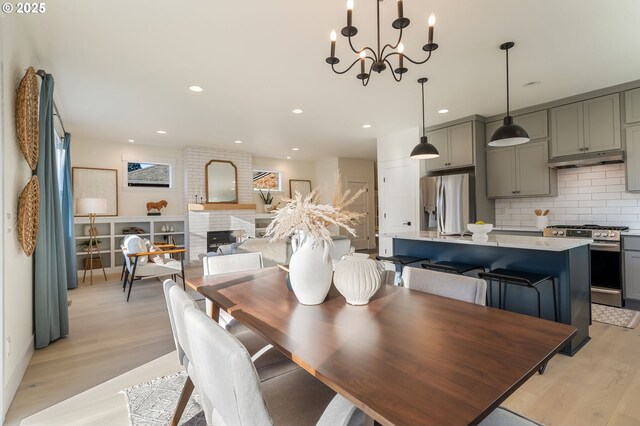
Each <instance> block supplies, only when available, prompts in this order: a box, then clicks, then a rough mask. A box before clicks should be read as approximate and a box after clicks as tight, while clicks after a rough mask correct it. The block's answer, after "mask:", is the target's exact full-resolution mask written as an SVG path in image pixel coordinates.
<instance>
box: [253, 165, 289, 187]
mask: <svg viewBox="0 0 640 426" xmlns="http://www.w3.org/2000/svg"><path fill="white" fill-rule="evenodd" d="M253 190H254V191H258V190H262V191H274V192H282V174H281V173H280V172H274V171H270V170H254V171H253Z"/></svg>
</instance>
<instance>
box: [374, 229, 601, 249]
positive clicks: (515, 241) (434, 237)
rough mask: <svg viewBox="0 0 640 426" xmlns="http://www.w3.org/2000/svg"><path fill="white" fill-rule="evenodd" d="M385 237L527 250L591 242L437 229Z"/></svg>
mask: <svg viewBox="0 0 640 426" xmlns="http://www.w3.org/2000/svg"><path fill="white" fill-rule="evenodd" d="M383 236H385V237H391V238H398V239H403V240H417V241H433V242H441V243H455V244H471V245H477V246H492V247H507V248H515V249H526V250H543V251H565V250H571V249H573V248H576V247H580V246H584V245H588V244H591V243H592V242H593V240H591V239H589V238H545V237H530V236H527V235H492V234H491V233H490V234H489V240H488V241H474V240H473V239H472V238H471V237H470V236H464V237H460V236H457V235H456V236H452V235H442V234H440V233H439V232H436V231H415V232H399V233H387V234H384V235H383Z"/></svg>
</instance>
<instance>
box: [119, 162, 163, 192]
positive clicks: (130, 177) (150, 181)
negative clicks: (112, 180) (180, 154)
mask: <svg viewBox="0 0 640 426" xmlns="http://www.w3.org/2000/svg"><path fill="white" fill-rule="evenodd" d="M122 164H123V169H124V170H123V173H122V175H123V176H124V179H123V182H122V186H123V187H125V188H131V189H134V188H140V189H144V188H153V189H161V188H165V189H170V188H173V174H174V172H175V161H174V160H170V159H167V160H164V159H150V158H146V159H137V158H136V159H124V158H123V161H122Z"/></svg>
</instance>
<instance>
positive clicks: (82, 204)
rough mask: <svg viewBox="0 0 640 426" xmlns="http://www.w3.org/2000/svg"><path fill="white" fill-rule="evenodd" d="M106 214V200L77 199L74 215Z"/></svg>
mask: <svg viewBox="0 0 640 426" xmlns="http://www.w3.org/2000/svg"><path fill="white" fill-rule="evenodd" d="M105 213H107V199H106V198H77V199H76V214H105Z"/></svg>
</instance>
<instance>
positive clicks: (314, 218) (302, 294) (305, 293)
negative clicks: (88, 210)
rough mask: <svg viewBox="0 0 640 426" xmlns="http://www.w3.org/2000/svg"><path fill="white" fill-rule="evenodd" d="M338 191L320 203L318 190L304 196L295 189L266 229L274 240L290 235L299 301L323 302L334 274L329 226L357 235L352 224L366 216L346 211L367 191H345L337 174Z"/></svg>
mask: <svg viewBox="0 0 640 426" xmlns="http://www.w3.org/2000/svg"><path fill="white" fill-rule="evenodd" d="M336 186H337V188H336V194H335V196H334V199H333V202H332V203H331V204H320V202H319V196H318V192H317V191H313V192H311V193H310V194H309V195H307V196H305V197H303V196H302V195H301V194H300V193H299V192H296V193H295V195H294V197H293V198H292V199H284V200H283V202H284V203H286V205H285V206H284V207H281V208H279V209H278V210H277V212H276V214H275V218H274V219H273V221H272V222H271V223H270V224H269V226H268V227H267V229H266V233H265V236H270V237H271V242H272V243H273V242H275V241H277V240H282V239H288V238H291V246H292V248H293V254H292V255H291V260H290V261H289V278H290V281H291V287H292V289H293V292H294V293H295V295H296V297H297V298H298V300H299V301H300V303H302V304H304V305H317V304H320V303H322V302H323V301H324V299H325V297H326V296H327V293H328V292H329V288H330V287H331V279H332V276H333V267H332V264H331V259H330V258H329V248H330V246H332V245H333V239H332V238H331V232H330V231H329V229H327V226H329V225H335V226H337V227H338V228H342V229H344V230H346V231H347V232H348V233H349V234H351V235H353V236H354V237H355V236H356V232H355V229H354V228H353V224H354V223H356V222H357V221H359V219H360V218H361V217H363V216H364V214H362V213H355V212H351V211H348V210H346V207H347V206H349V205H350V204H351V203H353V202H354V201H355V200H356V199H357V198H358V197H360V195H361V194H362V193H363V192H364V189H362V190H360V191H358V192H357V193H355V194H354V195H350V190H347V191H346V192H342V184H341V179H340V176H339V175H338V176H337V177H336Z"/></svg>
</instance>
